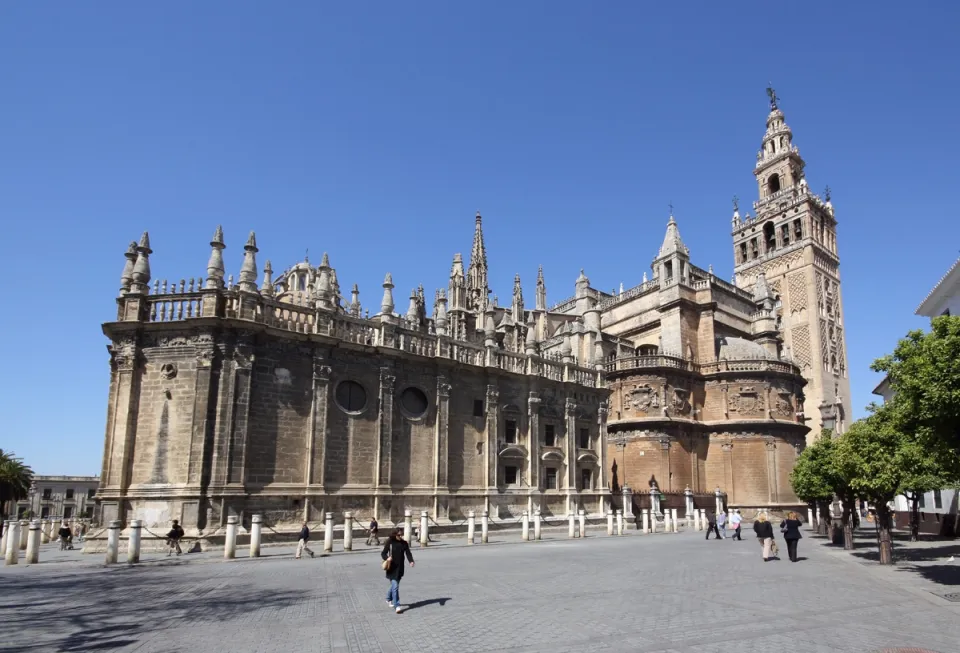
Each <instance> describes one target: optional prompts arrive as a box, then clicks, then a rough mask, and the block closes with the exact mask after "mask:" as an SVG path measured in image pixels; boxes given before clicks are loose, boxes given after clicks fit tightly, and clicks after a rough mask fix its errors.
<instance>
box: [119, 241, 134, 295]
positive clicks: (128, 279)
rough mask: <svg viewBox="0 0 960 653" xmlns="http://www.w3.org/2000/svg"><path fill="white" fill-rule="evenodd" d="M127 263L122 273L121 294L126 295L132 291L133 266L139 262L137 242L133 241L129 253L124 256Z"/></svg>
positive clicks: (128, 247)
mask: <svg viewBox="0 0 960 653" xmlns="http://www.w3.org/2000/svg"><path fill="white" fill-rule="evenodd" d="M123 256H124V257H125V258H126V261H125V262H124V264H123V272H121V273H120V294H121V295H124V294H126V293H127V292H128V291H129V290H130V284H132V283H133V266H134V264H135V263H136V262H137V241H135V240H131V241H130V245H128V246H127V251H126V253H125V254H124V255H123Z"/></svg>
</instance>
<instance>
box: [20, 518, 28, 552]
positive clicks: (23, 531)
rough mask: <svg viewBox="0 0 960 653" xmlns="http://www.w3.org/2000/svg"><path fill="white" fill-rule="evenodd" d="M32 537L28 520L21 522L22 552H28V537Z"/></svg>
mask: <svg viewBox="0 0 960 653" xmlns="http://www.w3.org/2000/svg"><path fill="white" fill-rule="evenodd" d="M29 535H30V522H28V521H27V520H26V519H21V520H20V550H21V551H26V550H27V537H28V536H29Z"/></svg>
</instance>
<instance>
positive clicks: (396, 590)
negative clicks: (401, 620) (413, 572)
mask: <svg viewBox="0 0 960 653" xmlns="http://www.w3.org/2000/svg"><path fill="white" fill-rule="evenodd" d="M387 601H389V602H390V603H392V604H393V607H395V608H399V607H400V581H398V580H391V581H390V588H389V589H388V590H387Z"/></svg>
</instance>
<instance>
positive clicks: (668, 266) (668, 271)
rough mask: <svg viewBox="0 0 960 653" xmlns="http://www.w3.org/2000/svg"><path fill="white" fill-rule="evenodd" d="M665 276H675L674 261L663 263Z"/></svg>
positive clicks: (670, 277)
mask: <svg viewBox="0 0 960 653" xmlns="http://www.w3.org/2000/svg"><path fill="white" fill-rule="evenodd" d="M663 277H664V278H665V279H672V278H673V263H672V262H671V261H667V262H666V263H664V264H663Z"/></svg>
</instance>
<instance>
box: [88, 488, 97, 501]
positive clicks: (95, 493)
mask: <svg viewBox="0 0 960 653" xmlns="http://www.w3.org/2000/svg"><path fill="white" fill-rule="evenodd" d="M95 496H97V491H96V490H93V489H91V490H87V498H88V499H92V498H94V497H95Z"/></svg>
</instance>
